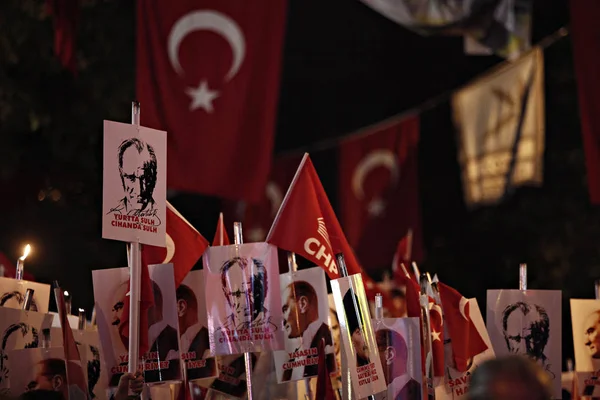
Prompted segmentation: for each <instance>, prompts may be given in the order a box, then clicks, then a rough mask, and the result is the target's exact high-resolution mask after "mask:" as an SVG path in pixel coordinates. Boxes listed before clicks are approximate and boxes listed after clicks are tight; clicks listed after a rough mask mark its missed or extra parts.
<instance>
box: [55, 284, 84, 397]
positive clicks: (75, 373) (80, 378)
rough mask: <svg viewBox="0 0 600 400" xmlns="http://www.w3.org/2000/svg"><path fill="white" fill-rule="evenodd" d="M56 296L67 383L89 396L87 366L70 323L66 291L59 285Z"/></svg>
mask: <svg viewBox="0 0 600 400" xmlns="http://www.w3.org/2000/svg"><path fill="white" fill-rule="evenodd" d="M54 296H55V298H56V305H57V307H58V317H59V318H60V328H61V330H62V339H63V340H62V341H63V349H64V351H65V362H66V363H67V383H68V385H69V386H73V385H75V386H77V388H78V389H80V390H81V391H82V392H83V394H85V398H89V394H88V386H87V384H86V377H87V366H86V369H85V372H84V369H83V366H82V365H81V358H80V356H79V349H78V348H77V343H75V337H74V336H73V331H72V330H71V325H70V324H69V319H68V316H67V307H66V305H65V296H64V293H63V291H62V290H61V289H60V288H59V287H57V288H55V289H54ZM69 397H70V396H69Z"/></svg>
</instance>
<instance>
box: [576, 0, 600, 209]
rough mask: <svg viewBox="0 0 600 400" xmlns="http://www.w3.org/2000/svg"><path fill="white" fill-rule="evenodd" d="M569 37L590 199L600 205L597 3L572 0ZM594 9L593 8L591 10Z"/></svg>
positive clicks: (599, 12)
mask: <svg viewBox="0 0 600 400" xmlns="http://www.w3.org/2000/svg"><path fill="white" fill-rule="evenodd" d="M570 3H571V24H570V28H569V29H570V30H571V37H572V41H573V57H574V64H575V73H576V74H577V87H578V91H579V113H580V116H581V131H582V135H583V144H584V149H585V161H586V166H587V177H588V188H589V192H590V201H591V202H592V203H593V204H600V113H599V112H598V110H599V109H600V74H598V65H599V64H600V39H599V38H600V24H598V19H597V16H598V15H600V2H598V1H595V0H577V1H571V2H570ZM594 10H595V11H594Z"/></svg>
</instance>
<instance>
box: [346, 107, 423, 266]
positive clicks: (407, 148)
mask: <svg viewBox="0 0 600 400" xmlns="http://www.w3.org/2000/svg"><path fill="white" fill-rule="evenodd" d="M418 143H419V119H418V117H410V118H407V119H405V120H403V121H401V122H398V123H395V124H393V125H391V126H388V127H385V128H382V129H381V130H379V131H377V132H375V133H373V134H371V135H368V136H364V137H361V138H358V139H350V140H348V141H346V142H344V143H343V144H342V145H341V146H340V165H339V171H340V180H339V182H340V187H339V192H340V199H341V202H340V207H341V220H342V223H343V226H344V231H345V232H346V233H347V234H348V241H349V242H350V245H351V246H352V247H354V248H355V249H356V255H357V256H358V258H359V259H360V260H362V262H363V264H364V267H365V269H366V270H367V271H368V270H373V269H381V268H383V267H385V266H387V265H389V262H390V260H392V258H393V257H394V252H395V251H396V247H397V244H398V240H400V239H401V238H402V237H404V236H405V235H407V233H408V232H409V231H411V230H412V246H411V247H412V256H413V259H415V260H420V259H421V258H422V257H423V250H422V242H421V221H420V216H419V213H420V211H419V188H418V176H417V150H418Z"/></svg>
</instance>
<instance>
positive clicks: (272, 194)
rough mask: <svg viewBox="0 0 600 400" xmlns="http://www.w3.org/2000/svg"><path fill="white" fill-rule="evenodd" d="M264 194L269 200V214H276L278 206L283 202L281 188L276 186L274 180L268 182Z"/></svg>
mask: <svg viewBox="0 0 600 400" xmlns="http://www.w3.org/2000/svg"><path fill="white" fill-rule="evenodd" d="M265 196H267V199H269V201H270V202H271V215H275V214H277V211H279V207H280V206H281V203H282V202H283V194H282V193H281V190H279V186H277V185H276V184H275V183H274V182H268V183H267V187H266V188H265Z"/></svg>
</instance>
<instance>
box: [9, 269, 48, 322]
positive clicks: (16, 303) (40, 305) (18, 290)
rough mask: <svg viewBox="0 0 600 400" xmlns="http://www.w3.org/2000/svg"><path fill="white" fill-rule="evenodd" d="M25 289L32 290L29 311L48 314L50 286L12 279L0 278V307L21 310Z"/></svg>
mask: <svg viewBox="0 0 600 400" xmlns="http://www.w3.org/2000/svg"><path fill="white" fill-rule="evenodd" d="M27 289H32V290H33V300H32V302H31V307H30V308H29V309H30V310H31V311H37V312H41V313H47V312H48V304H49V303H50V285H46V284H44V283H37V282H31V281H19V280H16V279H12V278H4V277H0V306H1V307H8V308H18V309H21V308H23V302H24V301H25V293H26V292H27Z"/></svg>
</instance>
